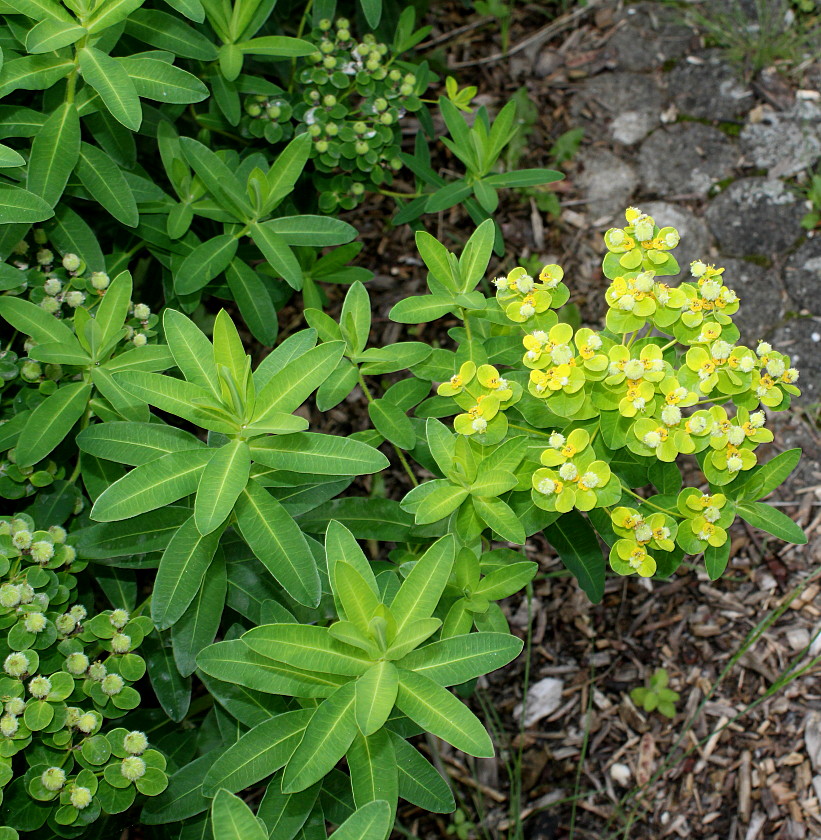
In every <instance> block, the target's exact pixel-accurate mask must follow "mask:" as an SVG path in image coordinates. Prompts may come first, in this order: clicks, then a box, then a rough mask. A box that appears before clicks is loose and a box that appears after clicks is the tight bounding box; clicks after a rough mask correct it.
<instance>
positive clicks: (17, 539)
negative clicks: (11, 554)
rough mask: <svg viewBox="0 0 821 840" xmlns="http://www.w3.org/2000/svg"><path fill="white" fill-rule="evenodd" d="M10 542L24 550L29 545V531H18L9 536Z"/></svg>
mask: <svg viewBox="0 0 821 840" xmlns="http://www.w3.org/2000/svg"><path fill="white" fill-rule="evenodd" d="M11 544H12V545H13V546H14V547H15V548H18V549H20V551H25V550H26V549H27V548H28V547H29V546H30V545H31V531H28V530H26V531H18V532H17V533H16V534H15V535H14V536H13V537H12V538H11Z"/></svg>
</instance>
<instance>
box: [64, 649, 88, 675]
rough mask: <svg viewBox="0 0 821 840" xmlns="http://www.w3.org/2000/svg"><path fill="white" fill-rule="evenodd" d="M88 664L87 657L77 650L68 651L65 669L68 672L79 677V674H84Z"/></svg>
mask: <svg viewBox="0 0 821 840" xmlns="http://www.w3.org/2000/svg"><path fill="white" fill-rule="evenodd" d="M88 664H89V663H88V657H87V656H86V655H85V654H84V653H80V652H79V651H78V652H76V653H70V654H69V655H68V656H67V657H66V669H67V670H68V672H69V674H73V675H74V676H75V677H79V676H80V674H84V673H85V672H86V671H87V670H88Z"/></svg>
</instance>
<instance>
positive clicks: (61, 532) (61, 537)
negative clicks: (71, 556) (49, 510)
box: [48, 525, 68, 543]
mask: <svg viewBox="0 0 821 840" xmlns="http://www.w3.org/2000/svg"><path fill="white" fill-rule="evenodd" d="M48 532H49V534H51V538H52V539H53V540H54V542H56V543H64V542H65V541H66V537H67V536H68V534H67V533H66V529H65V528H63V526H62V525H50V526H49V529H48Z"/></svg>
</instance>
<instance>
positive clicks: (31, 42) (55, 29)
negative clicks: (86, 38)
mask: <svg viewBox="0 0 821 840" xmlns="http://www.w3.org/2000/svg"><path fill="white" fill-rule="evenodd" d="M87 31H88V30H86V29H84V28H83V27H82V26H78V25H77V24H66V22H65V21H57V20H53V19H44V20H41V21H40V23H38V24H37V25H36V26H33V27H32V28H31V29H29V31H28V34H27V35H26V52H27V53H29V55H38V54H40V53H49V52H56V51H57V50H60V49H62V48H63V47H67V46H68V45H69V44H74V43H76V42H77V41H79V40H80V38H82V37H83V35H85V34H86V33H87Z"/></svg>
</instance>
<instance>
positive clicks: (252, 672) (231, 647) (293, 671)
mask: <svg viewBox="0 0 821 840" xmlns="http://www.w3.org/2000/svg"><path fill="white" fill-rule="evenodd" d="M197 667H198V668H200V670H202V671H204V672H205V673H206V674H208V675H209V676H212V677H214V678H216V679H218V680H221V681H222V682H226V683H236V684H239V685H242V686H245V687H246V688H250V689H253V690H255V691H263V692H266V693H267V694H282V695H285V696H293V697H329V696H330V695H331V694H332V693H333V692H334V691H336V689H337V688H339V686H340V685H344V684H345V683H347V682H348V681H349V677H341V676H338V675H334V674H322V673H319V672H317V671H305V670H302V669H301V668H297V667H295V666H293V665H286V664H285V663H284V662H279V661H277V660H275V659H270V658H269V657H267V656H262V655H260V654H258V653H255V652H254V651H253V650H251V648H249V647H248V645H246V644H245V643H244V642H242V641H240V640H239V639H232V640H231V641H227V642H217V643H216V644H213V645H209V646H208V647H207V648H205V650H203V651H201V652H200V653H199V655H198V656H197Z"/></svg>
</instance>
